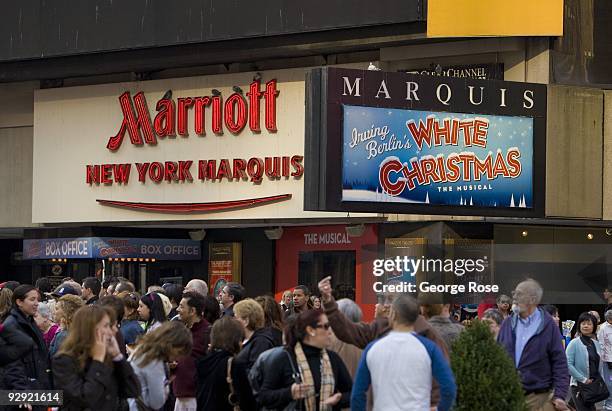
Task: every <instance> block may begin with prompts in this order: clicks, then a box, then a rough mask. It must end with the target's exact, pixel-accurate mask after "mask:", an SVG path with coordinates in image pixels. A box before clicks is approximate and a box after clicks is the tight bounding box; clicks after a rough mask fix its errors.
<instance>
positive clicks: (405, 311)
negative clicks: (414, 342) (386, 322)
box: [391, 294, 419, 325]
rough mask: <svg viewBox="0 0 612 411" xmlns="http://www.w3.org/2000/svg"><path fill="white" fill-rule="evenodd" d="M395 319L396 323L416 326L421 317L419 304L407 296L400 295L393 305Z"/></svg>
mask: <svg viewBox="0 0 612 411" xmlns="http://www.w3.org/2000/svg"><path fill="white" fill-rule="evenodd" d="M391 307H392V309H393V313H394V317H395V321H397V322H398V323H400V324H404V325H411V324H414V322H415V321H416V319H417V318H418V316H419V304H418V303H417V301H416V300H415V299H414V297H411V296H409V295H406V294H400V295H398V296H397V298H396V299H395V300H394V301H393V304H392V305H391Z"/></svg>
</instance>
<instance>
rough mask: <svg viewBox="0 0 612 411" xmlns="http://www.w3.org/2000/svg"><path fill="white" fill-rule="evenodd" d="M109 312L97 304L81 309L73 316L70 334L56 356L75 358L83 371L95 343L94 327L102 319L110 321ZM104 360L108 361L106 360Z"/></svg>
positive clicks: (110, 315) (108, 309)
mask: <svg viewBox="0 0 612 411" xmlns="http://www.w3.org/2000/svg"><path fill="white" fill-rule="evenodd" d="M73 297H74V296H73ZM62 298H64V297H62ZM60 300H61V299H60ZM110 311H111V309H110V308H109V307H103V306H100V305H97V304H91V305H86V306H83V307H81V308H80V309H79V310H78V311H77V312H76V313H75V314H74V318H73V319H72V326H71V327H70V332H69V333H68V335H67V336H66V339H64V341H63V342H62V344H61V345H60V348H59V351H58V353H57V355H61V354H65V355H68V356H70V357H72V358H75V359H76V360H77V361H78V363H79V367H80V370H81V371H82V370H84V369H85V366H86V365H87V360H88V359H89V357H90V356H91V354H90V352H91V347H93V346H94V344H95V343H96V332H95V330H96V326H97V325H98V324H99V323H100V321H102V320H103V319H104V317H108V318H109V319H110V320H111V321H112V318H111V317H112V314H111V313H110ZM107 356H108V354H107ZM106 360H107V361H108V358H107V359H106Z"/></svg>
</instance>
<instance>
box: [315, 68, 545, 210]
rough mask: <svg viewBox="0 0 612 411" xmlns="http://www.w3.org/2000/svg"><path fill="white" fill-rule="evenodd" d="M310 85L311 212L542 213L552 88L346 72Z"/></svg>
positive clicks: (318, 77)
mask: <svg viewBox="0 0 612 411" xmlns="http://www.w3.org/2000/svg"><path fill="white" fill-rule="evenodd" d="M307 86H308V87H310V90H309V91H307V96H308V98H309V101H308V110H309V112H307V116H309V117H310V118H311V119H312V122H313V127H312V128H310V129H308V128H307V151H306V153H307V158H308V157H310V158H309V160H308V161H307V165H306V167H307V169H308V168H310V170H309V171H307V174H306V190H307V195H306V198H307V199H310V201H307V202H306V209H313V210H314V209H317V210H343V211H374V210H377V211H379V212H398V213H427V214H458V215H460V214H465V215H501V216H539V215H542V214H543V201H544V198H543V193H544V159H545V157H544V150H545V112H546V87H545V86H543V85H537V84H527V83H511V82H503V81H488V80H473V79H453V78H438V77H432V76H420V75H414V74H405V73H384V72H378V71H361V70H345V69H319V70H315V71H313V72H312V73H311V74H310V76H309V81H308V82H307ZM310 171H312V172H310ZM317 185H319V187H316V186H317ZM308 190H310V191H308Z"/></svg>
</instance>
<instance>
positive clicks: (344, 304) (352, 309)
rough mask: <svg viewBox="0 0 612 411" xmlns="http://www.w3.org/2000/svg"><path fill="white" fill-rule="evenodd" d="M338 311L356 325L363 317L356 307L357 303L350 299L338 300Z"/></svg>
mask: <svg viewBox="0 0 612 411" xmlns="http://www.w3.org/2000/svg"><path fill="white" fill-rule="evenodd" d="M337 304H338V310H340V312H342V313H343V314H344V315H345V316H346V317H347V318H348V319H349V320H351V321H352V322H354V323H358V322H360V321H361V318H362V317H363V312H362V311H361V308H360V307H359V306H358V305H357V303H356V302H355V301H353V300H351V299H348V298H343V299H341V300H338V302H337Z"/></svg>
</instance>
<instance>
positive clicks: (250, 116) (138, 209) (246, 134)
mask: <svg viewBox="0 0 612 411" xmlns="http://www.w3.org/2000/svg"><path fill="white" fill-rule="evenodd" d="M304 78H305V70H303V69H302V70H279V71H275V72H262V73H240V74H232V75H218V76H206V77H193V78H182V79H169V80H155V81H146V82H134V83H117V84H104V85H96V86H84V87H71V88H60V89H46V90H38V91H37V92H36V94H35V103H34V160H33V162H34V176H33V185H34V189H33V210H32V216H33V222H35V223H58V222H96V221H102V222H106V221H148V220H176V219H181V220H183V219H210V220H214V219H246V218H248V219H253V218H262V219H263V218H265V219H270V218H303V217H309V216H313V217H314V216H316V217H319V215H318V213H308V212H304V210H303V203H304V200H303V194H304V189H303V173H304V157H303V156H304V110H303V106H304ZM330 216H331V215H330ZM334 216H335V215H334Z"/></svg>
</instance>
